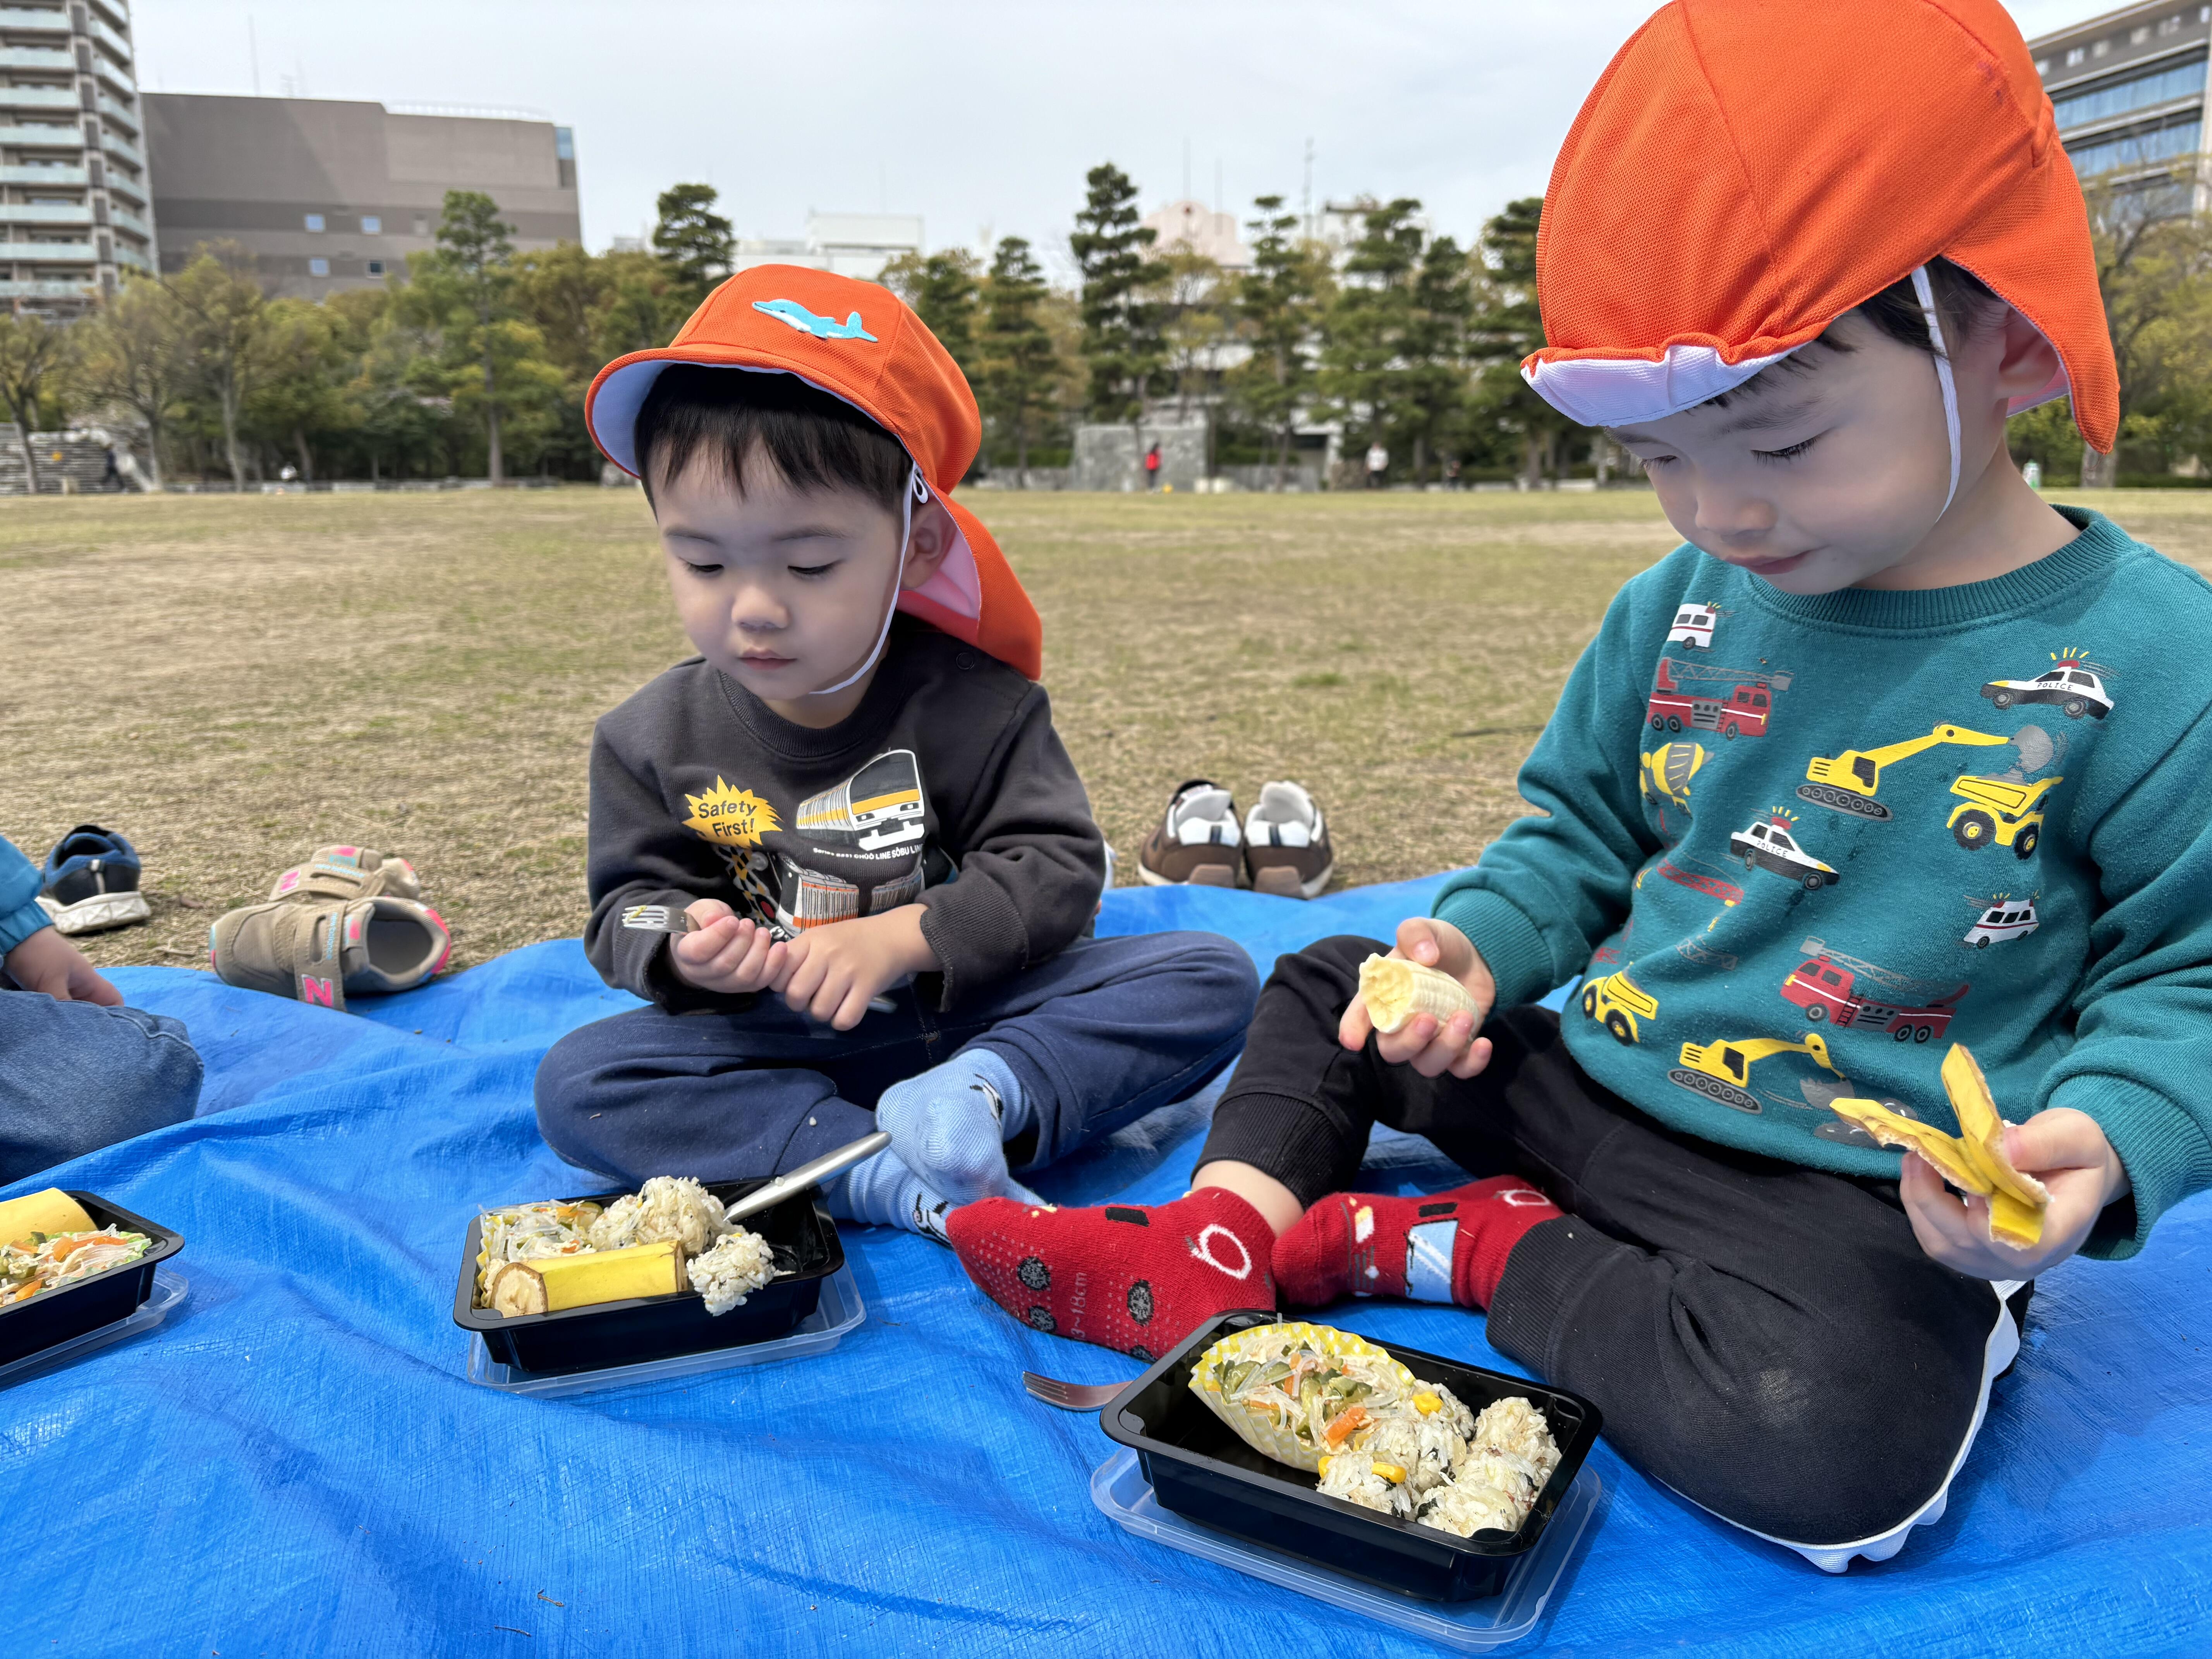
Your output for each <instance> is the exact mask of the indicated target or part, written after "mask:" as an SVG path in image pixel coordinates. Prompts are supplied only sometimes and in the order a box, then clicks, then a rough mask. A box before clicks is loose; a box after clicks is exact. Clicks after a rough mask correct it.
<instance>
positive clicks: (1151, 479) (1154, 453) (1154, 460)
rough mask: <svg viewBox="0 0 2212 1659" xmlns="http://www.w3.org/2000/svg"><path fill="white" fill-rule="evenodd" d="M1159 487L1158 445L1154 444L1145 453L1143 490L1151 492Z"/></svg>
mask: <svg viewBox="0 0 2212 1659" xmlns="http://www.w3.org/2000/svg"><path fill="white" fill-rule="evenodd" d="M1159 487H1160V447H1159V446H1158V444H1154V445H1153V446H1152V447H1151V448H1150V449H1148V450H1146V452H1145V488H1146V489H1148V490H1152V489H1158V488H1159Z"/></svg>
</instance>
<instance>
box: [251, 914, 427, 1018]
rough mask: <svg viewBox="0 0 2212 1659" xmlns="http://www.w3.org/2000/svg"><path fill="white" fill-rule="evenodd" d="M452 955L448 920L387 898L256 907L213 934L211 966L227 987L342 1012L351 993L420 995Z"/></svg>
mask: <svg viewBox="0 0 2212 1659" xmlns="http://www.w3.org/2000/svg"><path fill="white" fill-rule="evenodd" d="M452 951H453V939H452V937H451V935H450V934H448V933H447V931H446V921H445V918H444V917H442V916H441V915H439V914H438V913H437V912H436V911H435V910H433V909H432V908H430V907H429V906H428V905H427V904H417V903H416V902H415V901H414V900H412V899H404V898H394V897H392V896H391V895H390V894H388V893H386V894H380V895H378V896H376V897H374V898H361V899H355V900H352V901H351V902H315V901H307V900H286V899H277V900H272V901H270V902H266V903H263V904H249V905H246V906H245V907H244V908H241V909H237V910H233V911H230V912H229V913H228V914H227V915H224V916H222V918H221V919H220V920H219V921H216V925H215V926H214V927H210V928H209V929H208V961H209V963H210V965H212V966H213V968H214V969H215V971H216V975H217V976H218V977H220V978H221V979H222V981H223V982H224V983H225V984H226V985H235V986H239V987H241V988H243V989H245V990H248V991H266V992H267V993H269V994H270V995H271V996H279V997H290V998H292V999H293V1000H295V1001H298V1002H312V1003H319V1004H320V1005H321V1006H324V1007H325V1008H335V1009H338V1010H340V1011H341V1012H343V1009H344V1007H345V1006H346V997H347V995H348V994H359V993H363V992H388V991H410V990H412V989H414V987H416V986H417V985H420V984H421V983H422V981H424V980H426V979H428V978H429V977H430V976H431V975H434V974H435V973H436V972H437V971H438V970H439V969H441V968H443V967H444V966H445V965H446V958H447V956H449V955H450V954H452Z"/></svg>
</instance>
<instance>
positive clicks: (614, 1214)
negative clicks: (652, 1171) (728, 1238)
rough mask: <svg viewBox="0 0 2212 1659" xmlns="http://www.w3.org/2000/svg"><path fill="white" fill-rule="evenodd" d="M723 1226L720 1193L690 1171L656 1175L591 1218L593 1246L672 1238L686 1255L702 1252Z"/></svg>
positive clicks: (609, 1247) (624, 1246)
mask: <svg viewBox="0 0 2212 1659" xmlns="http://www.w3.org/2000/svg"><path fill="white" fill-rule="evenodd" d="M726 1231H728V1226H727V1225H726V1223H725V1222H724V1220H723V1218H722V1200H720V1199H719V1198H716V1197H715V1196H714V1194H712V1193H710V1192H708V1190H707V1189H706V1188H704V1187H702V1186H701V1185H700V1184H699V1183H698V1182H696V1181H694V1180H693V1179H691V1177H690V1176H653V1179H652V1180H650V1181H648V1182H646V1183H645V1185H644V1186H642V1187H641V1188H638V1189H637V1191H635V1193H630V1194H626V1195H624V1196H623V1197H621V1198H618V1199H617V1200H615V1201H614V1202H613V1203H611V1204H610V1205H608V1206H607V1209H606V1213H605V1215H602V1216H601V1217H600V1218H599V1219H598V1220H597V1221H595V1222H593V1223H592V1230H591V1238H592V1249H595V1250H626V1249H629V1247H630V1246H631V1245H633V1244H658V1243H661V1242H663V1241H664V1240H667V1239H673V1240H674V1241H675V1242H676V1243H678V1244H681V1245H682V1246H683V1247H684V1255H687V1256H692V1255H704V1254H705V1253H706V1251H707V1249H708V1248H709V1247H710V1246H711V1245H713V1243H714V1241H715V1240H716V1239H718V1238H720V1237H722V1235H723V1234H724V1233H725V1232H726Z"/></svg>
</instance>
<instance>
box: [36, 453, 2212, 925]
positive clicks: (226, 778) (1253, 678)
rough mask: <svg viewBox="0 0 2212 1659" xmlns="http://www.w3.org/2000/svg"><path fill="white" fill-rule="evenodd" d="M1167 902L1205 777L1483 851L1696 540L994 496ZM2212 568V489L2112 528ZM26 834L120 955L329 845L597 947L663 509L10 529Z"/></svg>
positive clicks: (1134, 841)
mask: <svg viewBox="0 0 2212 1659" xmlns="http://www.w3.org/2000/svg"><path fill="white" fill-rule="evenodd" d="M972 500H973V502H974V505H975V507H976V509H977V511H978V512H979V513H981V514H982V516H983V517H984V519H985V520H987V522H988V523H989V524H990V525H991V526H992V528H993V529H994V531H995V532H996V533H997V534H998V536H999V537H1000V540H1001V542H1002V543H1003V544H1004V545H1005V546H1006V550H1007V553H1008V555H1009V556H1010V557H1011V558H1012V561H1013V563H1014V565H1015V568H1017V569H1018V571H1019V572H1020V573H1021V576H1022V579H1023V580H1024V583H1025V584H1026V585H1027V586H1028V587H1029V589H1030V592H1031V594H1032V595H1033V596H1034V597H1035V598H1036V602H1037V605H1038V608H1039V609H1040V610H1041V611H1042V613H1043V616H1044V621H1045V678H1046V683H1047V684H1048V686H1049V687H1050V689H1051V691H1052V695H1053V701H1054V709H1055V717H1056V720H1057V721H1058V724H1059V726H1060V731H1061V732H1063V734H1064V735H1065V736H1066V741H1067V744H1068V746H1069V748H1070V749H1071V750H1073V754H1074V756H1075V759H1076V763H1077V764H1078V765H1079V766H1080V767H1081V769H1082V770H1083V774H1084V776H1085V779H1086V780H1087V781H1088V782H1089V784H1090V787H1091V799H1092V803H1093V805H1094V807H1095V808H1096V810H1097V814H1098V817H1099V821H1100V822H1101V823H1103V825H1104V826H1105V828H1106V830H1107V833H1108V834H1109V836H1111V837H1112V839H1113V841H1114V843H1115V848H1116V850H1117V852H1118V853H1119V854H1121V860H1122V872H1123V878H1124V879H1133V878H1134V875H1133V871H1134V865H1135V860H1136V849H1137V845H1138V842H1139V841H1140V840H1141V839H1142V838H1143V836H1145V834H1146V831H1147V830H1148V829H1149V828H1150V827H1151V825H1152V822H1153V821H1154V820H1155V819H1156V817H1158V813H1159V811H1160V810H1161V808H1162V806H1163V805H1164V804H1165V801H1166V799H1167V796H1168V794H1169V793H1170V791H1171V790H1172V789H1173V788H1174V787H1176V784H1178V783H1180V782H1181V781H1183V780H1184V779H1186V778H1189V777H1195V776H1200V775H1206V776H1211V777H1213V778H1215V779H1216V780H1217V781H1220V782H1222V783H1225V784H1227V785H1229V786H1230V787H1232V788H1233V789H1234V790H1235V792H1236V793H1237V799H1238V803H1239V805H1240V806H1243V805H1249V803H1250V801H1251V800H1252V799H1254V798H1255V796H1256V795H1257V793H1258V790H1259V786H1260V785H1261V782H1263V781H1266V780H1267V779H1269V778H1275V777H1292V778H1296V779H1297V780H1299V781H1302V782H1304V783H1305V784H1306V785H1307V786H1308V787H1310V788H1311V789H1313V790H1314V791H1315V793H1316V794H1317V795H1318V796H1319V797H1320V798H1321V799H1322V804H1323V805H1324V807H1325V808H1326V809H1327V810H1328V813H1329V816H1330V819H1331V823H1332V828H1333V834H1334V837H1335V840H1336V844H1337V848H1338V863H1337V880H1338V882H1339V883H1340V884H1352V883H1361V882H1371V881H1384V880H1390V879H1394V878H1400V877H1405V876H1411V875H1415V874H1419V873H1420V872H1425V871H1428V870H1434V869H1437V868H1441V867H1443V866H1447V865H1451V864H1457V863H1463V862H1466V861H1468V860H1470V859H1472V858H1473V857H1474V854H1476V852H1478V851H1479V850H1480V848H1481V847H1482V845H1483V844H1484V842H1486V841H1487V840H1489V838H1490V837H1491V836H1494V835H1495V834H1496V833H1497V832H1498V829H1500V828H1501V827H1502V826H1503V825H1504V823H1506V822H1507V821H1509V820H1510V818H1511V817H1514V816H1515V815H1516V811H1518V810H1519V807H1518V803H1517V799H1516V796H1515V795H1514V793H1513V776H1514V773H1515V771H1516V768H1517V767H1518V766H1519V764H1520V762H1521V760H1522V757H1523V756H1524V755H1525V754H1526V753H1527V751H1528V745H1529V744H1531V743H1532V742H1533V741H1534V738H1535V734H1536V732H1537V731H1538V729H1539V727H1540V726H1541V724H1542V722H1543V720H1544V718H1545V716H1546V715H1547V714H1548V713H1549V711H1550V709H1551V707H1552V704H1553V700H1554V698H1556V696H1558V694H1559V686H1560V684H1561V683H1562V681H1563V680H1564V679H1565V676H1566V673H1567V671H1568V669H1569V668H1570V667H1571V665H1572V664H1573V662H1574V659H1575V657H1576V655H1577V653H1578V652H1579V651H1580V650H1581V648H1582V647H1583V644H1584V643H1585V642H1586V641H1588V640H1589V638H1590V636H1591V635H1592V634H1593V632H1594V631H1595V629H1596V626H1597V623H1598V620H1599V617H1601V614H1602V613H1603V611H1604V609H1605V605H1606V601H1607V599H1608V598H1610V596H1611V595H1612V593H1613V591H1614V589H1615V588H1617V587H1618V586H1620V583H1621V582H1622V581H1623V580H1625V579H1626V578H1627V577H1628V576H1630V575H1632V574H1634V573H1635V572H1636V571H1638V570H1639V569H1641V568H1643V567H1644V566H1645V565H1646V564H1649V563H1650V562H1651V561H1652V560H1654V559H1655V558H1656V557H1658V556H1660V555H1662V554H1663V553H1664V552H1665V551H1666V550H1668V547H1669V546H1670V545H1671V544H1672V542H1673V538H1672V535H1671V533H1670V532H1668V528H1667V526H1666V524H1665V522H1664V520H1662V518H1661V517H1660V514H1659V513H1658V510H1657V507H1656V503H1655V502H1654V501H1653V500H1652V498H1651V497H1650V495H1647V494H1644V493H1643V492H1641V491H1620V492H1615V493H1608V494H1607V495H1548V496H1544V495H1455V496H1447V495H1403V494H1390V495H1321V496H1304V497H1300V496H1288V497H1269V496H1256V495H1243V496H1238V495H1229V496H1180V495H1179V496H1150V497H1146V496H1107V495H999V494H991V493H981V494H978V495H975V496H974V497H973V498H972ZM2103 505H2105V506H2106V510H2108V511H2110V512H2112V513H2113V514H2114V515H2115V516H2116V517H2118V519H2119V520H2120V521H2121V522H2122V523H2123V524H2124V525H2126V526H2128V527H2129V528H2130V530H2132V531H2133V532H2136V534H2138V535H2140V536H2142V537H2143V538H2145V539H2146V540H2148V541H2151V542H2153V543H2154V544H2157V545H2159V546H2160V547H2162V548H2164V549H2165V550H2166V551H2168V552H2170V553H2172V554H2173V555H2174V556H2177V557H2180V558H2184V559H2186V560H2188V561H2190V562H2193V563H2197V564H2198V565H2199V566H2200V567H2203V568H2212V496H2207V495H2199V494H2197V493H2195V492H2179V491H2174V492H2156V491H2143V492H2126V493H2119V494H2116V495H2113V496H2112V498H2111V499H2110V500H2109V501H2107V502H2106V503H2103ZM0 598H4V602H5V604H6V606H7V611H8V616H7V617H6V619H5V624H4V626H5V629H6V633H5V636H4V638H5V643H4V645H0V744H4V750H0V752H4V754H5V756H6V766H5V771H4V774H0V776H3V777H4V786H0V833H5V834H6V835H7V836H9V838H11V839H12V840H14V841H15V842H16V844H17V845H18V846H20V847H21V848H23V849H24V850H25V851H26V852H27V853H28V854H31V856H32V857H33V859H38V858H41V857H43V855H44V854H45V851H46V848H48V847H49V846H51V845H52V842H53V841H54V839H55V837H56V836H58V835H59V834H61V833H62V832H63V831H64V830H66V829H68V828H69V827H70V825H71V824H73V823H78V822H80V821H82V820H88V819H89V820H92V821H94V822H98V823H105V824H107V825H109V826H110V827H112V828H114V829H120V830H122V831H123V832H124V833H125V834H126V835H128V836H131V838H132V839H133V840H134V841H135V842H137V845H138V848H139V850H140V852H141V853H142V854H143V855H144V857H145V859H146V861H147V882H146V885H147V890H148V892H149V896H150V898H151V900H152V903H153V910H154V916H153V921H152V922H151V923H150V925H149V926H146V927H134V928H128V929H125V930H123V931H121V932H119V933H109V934H105V935H100V936H97V937H95V938H93V939H88V940H87V941H86V942H85V944H86V949H87V951H88V954H89V955H90V956H92V957H93V958H94V961H96V962H100V963H131V962H154V963H174V964H182V965H191V964H195V963H200V962H202V961H204V957H203V955H202V950H203V944H204V939H205V937H206V932H207V927H208V924H209V923H210V921H213V920H214V919H215V918H216V916H217V915H220V914H221V913H222V911H223V910H225V909H227V908H230V907H231V906H233V905H237V904H244V903H249V902H253V901H255V900H258V899H259V898H261V897H262V896H264V894H265V892H266V890H267V888H268V885H269V884H270V881H271V880H273V879H274V878H275V877H276V873H277V872H279V871H280V870H282V869H283V868H284V867H285V866H287V865H289V864H291V863H293V862H295V861H296V860H298V859H299V858H300V857H301V855H302V854H305V853H306V852H307V850H308V849H309V848H312V847H314V846H316V845H317V844H319V843H323V842H334V841H352V842H360V843H362V844H365V845H368V846H373V847H380V848H389V849H393V850H397V851H399V852H402V853H404V854H406V855H407V856H408V857H410V859H412V860H415V862H416V866H418V868H420V869H421V871H422V873H423V875H424V878H425V880H426V883H427V884H428V888H429V892H430V896H431V898H432V899H433V900H434V901H435V903H436V904H437V906H438V908H440V910H441V912H442V913H443V914H444V915H445V916H446V917H447V920H448V921H449V922H451V923H452V925H453V932H454V938H455V943H456V950H455V957H454V960H455V963H456V964H457V965H466V964H467V963H473V962H480V961H483V959H484V958H486V957H491V956H495V955H496V954H498V953H499V952H501V951H507V950H511V949H513V947H514V946H516V945H526V944H528V943H530V942H532V941H533V940H537V939H553V938H558V937H561V936H562V935H566V934H573V933H576V932H577V931H578V930H579V929H580V927H581V925H582V922H583V920H584V915H585V909H586V906H585V900H584V884H583V862H584V822H585V818H584V812H585V763H586V756H587V754H588V751H589V746H590V740H591V729H592V720H593V719H594V718H595V717H596V716H597V715H598V714H599V713H601V712H602V711H603V710H605V709H606V708H611V707H612V706H613V704H615V703H616V702H618V701H620V700H621V699H622V698H623V696H627V695H628V694H629V692H630V691H631V690H635V688H636V687H637V686H638V685H640V684H642V683H643V682H644V681H646V680H647V679H648V678H651V677H652V676H653V674H655V673H657V672H659V671H660V670H661V669H662V668H664V667H665V666H666V665H668V664H669V663H671V662H672V661H674V660H676V659H678V657H680V656H682V655H684V654H685V653H686V652H687V650H688V647H686V645H685V644H684V639H683V636H682V635H681V634H680V632H679V631H678V629H677V626H676V623H675V620H674V617H673V614H672V612H671V609H670V606H669V603H668V599H667V595H666V592H665V584H664V581H663V579H662V576H661V573H660V562H659V553H658V551H657V550H656V549H655V546H654V544H653V539H652V536H651V532H650V525H649V520H648V519H647V512H646V507H645V504H644V502H643V501H642V499H641V497H639V496H638V495H636V494H635V492H632V491H627V490H624V491H612V490H609V491H601V490H598V489H562V490H558V491H550V490H549V491H543V492H540V491H530V492H520V493H513V494H507V493H502V494H500V495H492V494H489V493H486V492H480V491H466V492H454V493H447V494H438V495H293V496H253V497H246V498H243V499H240V498H229V499H225V498H222V497H218V496H209V497H183V496H172V497H166V498H155V499H145V498H136V497H134V498H127V499H116V500H108V499H100V498H89V499H88V498H75V499H58V500H52V501H8V502H6V503H4V504H0Z"/></svg>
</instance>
